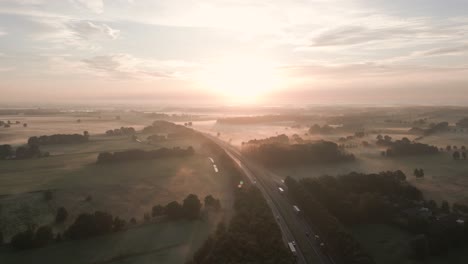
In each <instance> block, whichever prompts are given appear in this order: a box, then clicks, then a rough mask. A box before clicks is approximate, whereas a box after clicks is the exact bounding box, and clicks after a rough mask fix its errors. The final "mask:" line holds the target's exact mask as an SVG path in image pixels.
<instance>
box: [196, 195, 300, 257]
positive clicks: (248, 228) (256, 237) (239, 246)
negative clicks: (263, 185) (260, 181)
mask: <svg viewBox="0 0 468 264" xmlns="http://www.w3.org/2000/svg"><path fill="white" fill-rule="evenodd" d="M234 210H235V213H234V215H233V217H232V219H231V221H230V222H229V225H228V226H226V224H225V223H224V222H221V223H220V224H219V225H218V227H217V229H216V232H215V233H214V234H212V235H211V236H210V237H209V238H208V239H207V240H206V241H205V243H204V244H203V245H202V246H201V248H199V249H198V250H197V252H195V254H194V256H193V259H191V260H190V261H188V262H187V263H188V264H208V263H285V264H286V263H293V257H292V256H291V254H290V252H289V251H288V250H287V249H286V248H285V246H284V244H283V241H282V238H281V232H280V229H279V227H278V225H277V223H276V222H275V220H274V217H273V214H272V212H271V210H270V208H269V207H268V205H267V203H266V201H265V199H264V198H263V195H262V193H261V192H260V191H259V190H258V189H257V188H256V187H253V186H251V187H247V188H241V189H238V190H236V191H235V202H234Z"/></svg>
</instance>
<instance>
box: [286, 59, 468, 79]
mask: <svg viewBox="0 0 468 264" xmlns="http://www.w3.org/2000/svg"><path fill="white" fill-rule="evenodd" d="M282 70H284V71H285V72H286V73H287V75H289V76H290V77H293V78H294V77H296V78H297V77H298V78H323V79H335V80H338V79H342V80H352V79H359V78H374V77H386V78H394V77H395V76H398V77H400V78H401V77H403V76H411V75H413V76H414V75H428V76H430V75H431V74H440V75H445V74H449V73H454V74H457V73H464V74H466V72H467V71H468V66H460V67H448V66H422V65H393V64H384V63H376V62H366V63H349V64H328V65H327V64H303V65H290V66H284V67H282Z"/></svg>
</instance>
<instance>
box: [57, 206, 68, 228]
mask: <svg viewBox="0 0 468 264" xmlns="http://www.w3.org/2000/svg"><path fill="white" fill-rule="evenodd" d="M67 217H68V212H67V209H65V207H60V208H59V209H58V210H57V214H56V215H55V223H57V224H61V223H63V222H65V220H67Z"/></svg>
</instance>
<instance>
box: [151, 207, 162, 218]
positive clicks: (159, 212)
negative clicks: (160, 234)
mask: <svg viewBox="0 0 468 264" xmlns="http://www.w3.org/2000/svg"><path fill="white" fill-rule="evenodd" d="M151 215H152V216H153V217H157V216H162V215H164V207H163V206H162V205H160V204H158V205H155V206H153V208H152V209H151Z"/></svg>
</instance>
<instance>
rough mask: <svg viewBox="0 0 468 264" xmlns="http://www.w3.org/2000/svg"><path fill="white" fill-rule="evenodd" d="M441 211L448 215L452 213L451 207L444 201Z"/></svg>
mask: <svg viewBox="0 0 468 264" xmlns="http://www.w3.org/2000/svg"><path fill="white" fill-rule="evenodd" d="M440 210H441V211H442V212H444V213H446V214H448V213H450V205H449V203H448V202H447V201H445V200H444V201H442V205H441V206H440Z"/></svg>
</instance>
